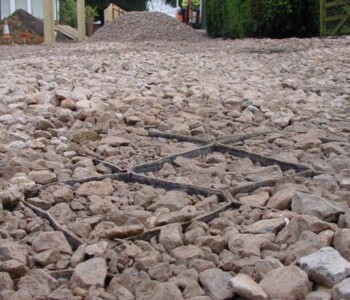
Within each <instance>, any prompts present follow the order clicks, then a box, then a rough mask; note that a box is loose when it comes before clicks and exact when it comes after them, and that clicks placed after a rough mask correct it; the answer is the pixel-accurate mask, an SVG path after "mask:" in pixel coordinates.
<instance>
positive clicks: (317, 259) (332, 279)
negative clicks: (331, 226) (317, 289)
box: [299, 247, 350, 287]
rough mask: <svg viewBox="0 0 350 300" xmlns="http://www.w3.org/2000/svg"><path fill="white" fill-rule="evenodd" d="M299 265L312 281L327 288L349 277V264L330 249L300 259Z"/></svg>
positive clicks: (323, 249)
mask: <svg viewBox="0 0 350 300" xmlns="http://www.w3.org/2000/svg"><path fill="white" fill-rule="evenodd" d="M299 265H300V268H302V269H303V270H304V271H305V272H307V273H308V275H309V276H310V278H311V279H312V280H313V281H315V282H317V283H319V284H322V285H325V286H327V287H333V286H334V285H335V284H337V283H338V282H340V281H342V280H343V279H345V278H346V277H347V276H349V275H350V262H348V261H347V260H346V259H344V258H343V257H342V256H341V255H340V254H339V252H338V251H337V250H335V249H334V248H332V247H324V248H322V249H320V250H319V251H317V252H315V253H313V254H310V255H308V256H304V257H301V258H300V259H299Z"/></svg>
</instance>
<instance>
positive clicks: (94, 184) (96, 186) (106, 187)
mask: <svg viewBox="0 0 350 300" xmlns="http://www.w3.org/2000/svg"><path fill="white" fill-rule="evenodd" d="M113 192H114V188H113V186H112V184H111V183H110V182H106V181H89V182H85V183H83V184H82V185H81V186H79V188H78V189H77V190H76V194H77V195H78V196H83V197H86V196H91V195H98V196H109V195H112V194H113Z"/></svg>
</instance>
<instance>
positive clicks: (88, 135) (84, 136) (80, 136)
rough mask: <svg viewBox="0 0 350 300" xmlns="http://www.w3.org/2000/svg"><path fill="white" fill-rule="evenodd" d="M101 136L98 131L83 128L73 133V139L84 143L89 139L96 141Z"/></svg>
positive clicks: (78, 142)
mask: <svg viewBox="0 0 350 300" xmlns="http://www.w3.org/2000/svg"><path fill="white" fill-rule="evenodd" d="M98 139H99V136H98V134H97V133H96V132H94V131H90V130H82V131H79V132H77V133H75V134H74V135H73V138H72V141H73V142H75V143H77V144H83V143H85V142H88V141H96V140H98Z"/></svg>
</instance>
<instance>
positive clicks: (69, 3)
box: [59, 0, 77, 28]
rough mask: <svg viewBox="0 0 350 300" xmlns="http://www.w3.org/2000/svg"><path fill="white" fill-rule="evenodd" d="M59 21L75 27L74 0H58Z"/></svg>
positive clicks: (75, 8) (75, 10) (75, 7)
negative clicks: (59, 0)
mask: <svg viewBox="0 0 350 300" xmlns="http://www.w3.org/2000/svg"><path fill="white" fill-rule="evenodd" d="M59 9H60V23H62V24H67V25H69V26H72V27H74V28H76V27H77V4H76V2H75V0H62V1H61V2H60V8H59Z"/></svg>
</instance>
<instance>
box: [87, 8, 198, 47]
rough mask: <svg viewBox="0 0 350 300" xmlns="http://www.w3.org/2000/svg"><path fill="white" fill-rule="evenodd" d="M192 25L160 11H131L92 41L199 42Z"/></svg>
mask: <svg viewBox="0 0 350 300" xmlns="http://www.w3.org/2000/svg"><path fill="white" fill-rule="evenodd" d="M203 39H204V37H203V36H202V35H201V34H199V33H198V32H196V31H195V30H194V29H193V28H192V27H190V26H187V25H185V24H182V23H180V22H179V21H177V20H176V19H174V18H172V17H170V16H168V15H166V14H163V13H159V12H129V13H127V14H125V15H123V16H121V17H119V18H117V19H116V20H114V22H111V23H109V24H107V25H105V26H103V27H102V28H101V29H100V30H98V31H96V32H95V34H94V35H93V36H92V37H91V38H90V41H93V42H101V41H121V42H143V41H151V40H162V41H187V42H199V41H201V40H203Z"/></svg>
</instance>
